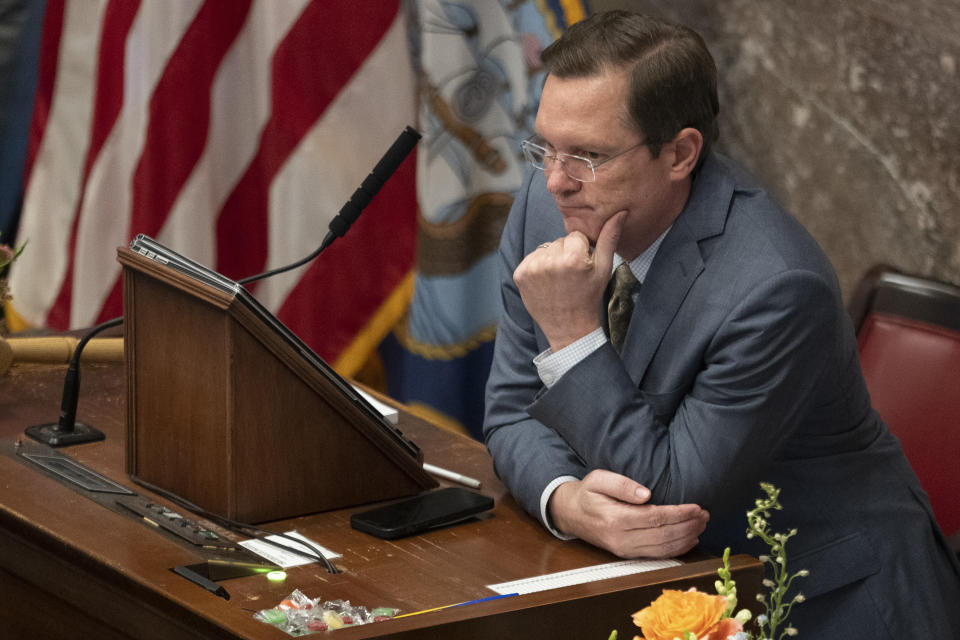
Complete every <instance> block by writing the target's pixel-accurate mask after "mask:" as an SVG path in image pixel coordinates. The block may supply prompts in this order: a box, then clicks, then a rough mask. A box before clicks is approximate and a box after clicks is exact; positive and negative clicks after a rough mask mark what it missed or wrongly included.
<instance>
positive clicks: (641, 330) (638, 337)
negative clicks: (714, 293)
mask: <svg viewBox="0 0 960 640" xmlns="http://www.w3.org/2000/svg"><path fill="white" fill-rule="evenodd" d="M735 182H736V181H735V179H734V177H733V175H732V174H731V172H730V170H729V168H728V166H727V165H726V162H725V161H724V160H722V159H721V158H720V157H719V156H717V155H716V154H710V156H708V157H707V159H706V161H705V163H704V165H703V167H701V169H700V173H699V175H698V176H697V178H696V180H695V181H694V187H693V191H692V192H691V194H690V198H689V199H688V201H687V205H686V207H684V210H683V212H682V213H681V214H680V216H679V217H678V218H677V219H676V220H675V221H674V223H673V228H671V229H670V231H669V232H668V233H667V237H666V238H664V239H663V244H662V245H660V249H659V250H658V251H657V256H656V257H655V258H654V260H653V264H652V265H651V266H650V271H648V272H647V277H646V278H645V279H644V282H643V286H642V287H641V288H640V295H639V297H638V299H637V304H636V307H635V308H634V311H633V315H632V316H631V318H630V327H629V329H628V330H627V337H626V341H625V342H624V346H623V354H622V355H623V361H624V363H625V365H626V367H627V371H628V373H629V374H630V377H631V378H632V379H633V381H634V382H635V383H636V384H637V385H639V384H640V382H641V380H643V376H644V374H645V373H646V371H647V367H649V365H650V360H651V358H653V355H654V354H655V353H656V351H657V347H658V346H659V345H660V342H661V340H662V339H663V335H664V333H666V331H667V328H668V327H669V326H670V323H671V322H672V321H673V318H674V316H675V315H676V313H677V309H679V308H680V305H681V304H682V303H683V300H684V298H686V296H687V292H688V291H689V290H690V287H691V286H693V283H694V281H696V279H697V277H698V276H699V275H700V273H701V272H703V270H704V262H703V256H702V254H701V252H700V244H699V243H700V241H701V240H704V239H706V238H710V237H713V236H716V235H719V234H721V233H723V227H724V225H725V224H726V218H727V211H728V207H729V203H730V201H731V199H732V198H733V193H734V190H735V189H736V184H735Z"/></svg>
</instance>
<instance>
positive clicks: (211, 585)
mask: <svg viewBox="0 0 960 640" xmlns="http://www.w3.org/2000/svg"><path fill="white" fill-rule="evenodd" d="M171 571H173V572H174V573H175V574H177V575H178V576H181V577H183V578H186V579H187V580H189V581H190V582H192V583H193V584H195V585H198V586H201V587H203V588H204V589H206V590H207V591H209V592H210V593H212V594H213V595H215V596H220V597H221V598H223V599H224V600H229V599H230V594H229V593H227V590H226V589H224V588H223V586H221V585H219V584H217V583H216V582H214V581H213V580H211V579H210V578H207V577H206V576H202V575H200V574H199V573H197V572H196V571H194V570H193V569H190V568H189V567H185V566H183V565H181V566H179V567H174V568H173V569H171Z"/></svg>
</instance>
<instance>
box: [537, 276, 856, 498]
mask: <svg viewBox="0 0 960 640" xmlns="http://www.w3.org/2000/svg"><path fill="white" fill-rule="evenodd" d="M838 323H839V314H838V313H837V308H836V301H835V297H834V295H833V293H832V291H831V289H830V287H829V286H828V285H827V284H826V283H825V282H824V281H823V280H822V279H821V278H820V276H818V275H816V274H814V273H811V272H808V271H784V272H781V273H778V274H776V275H774V276H772V277H770V278H769V279H768V280H767V281H765V282H762V283H760V284H759V285H758V286H755V287H753V288H752V289H751V290H750V292H749V293H748V294H747V295H746V297H745V298H744V299H743V300H742V301H740V302H739V303H738V304H736V305H735V306H734V307H733V308H732V310H731V311H730V313H729V314H728V315H727V316H726V317H725V318H724V320H723V322H722V323H721V324H720V326H719V329H718V330H717V332H716V333H715V335H714V336H713V337H712V339H711V340H710V342H709V344H708V345H707V348H706V350H705V352H704V353H703V361H702V365H701V368H700V370H699V372H698V373H697V375H696V376H695V378H694V379H693V382H692V385H691V386H690V388H689V389H687V390H686V391H685V392H684V395H683V399H682V400H681V401H680V403H679V405H678V408H677V411H676V412H675V413H674V415H673V416H672V418H670V419H669V423H665V422H662V421H660V420H658V419H657V417H656V416H655V414H654V411H653V408H652V406H651V404H650V403H648V402H647V400H646V399H645V396H644V392H643V391H642V389H638V387H637V385H636V384H635V383H634V382H633V380H631V378H630V376H629V375H628V374H627V371H626V370H625V368H624V366H623V363H622V362H621V361H620V359H619V356H618V355H617V354H616V353H615V352H614V351H613V349H612V347H610V346H609V345H607V346H605V347H602V348H601V349H598V350H597V351H596V352H594V353H593V354H591V355H590V356H588V357H587V359H585V360H584V361H583V362H581V363H580V364H578V365H577V366H575V367H574V368H573V369H571V370H570V371H569V372H567V374H566V375H564V376H563V377H562V378H561V379H560V380H559V381H558V382H557V383H556V384H555V385H554V386H553V387H551V388H550V389H549V390H548V391H546V392H545V393H543V394H542V395H541V396H540V397H539V398H537V399H536V400H535V401H534V402H533V404H532V405H531V406H530V407H529V413H530V415H531V416H533V417H534V418H536V419H537V420H538V421H540V422H541V423H543V424H546V425H549V426H550V427H551V428H552V429H553V430H555V431H556V432H557V433H558V434H560V435H561V436H562V438H563V439H564V440H565V441H566V442H568V443H569V445H570V446H571V448H572V449H573V450H575V451H576V452H577V453H578V454H579V455H580V457H581V458H582V459H583V460H584V461H585V464H586V465H587V466H588V467H591V468H593V467H597V468H604V469H610V470H612V471H615V472H618V473H621V474H624V475H626V476H629V477H631V478H633V479H635V480H637V481H638V482H640V483H642V484H643V485H645V486H647V487H648V488H649V489H650V490H651V492H652V494H653V497H652V499H651V501H652V502H655V503H659V504H668V503H670V504H678V503H686V502H693V503H696V504H700V505H701V506H704V507H706V508H708V509H709V508H711V505H714V504H716V503H717V502H718V501H722V497H723V495H724V493H725V492H729V491H730V490H731V489H739V488H743V487H744V486H746V485H747V484H752V483H753V482H754V481H755V478H756V477H757V474H758V473H760V472H761V470H762V469H763V468H764V466H766V465H767V464H768V463H769V462H771V461H772V459H773V457H774V456H775V455H776V452H777V451H778V450H779V448H780V445H781V444H782V443H783V442H784V441H785V440H786V439H787V438H788V437H790V435H791V434H792V432H793V431H794V430H795V429H796V427H797V425H798V424H799V422H800V421H801V420H802V417H803V415H804V413H805V407H806V405H807V403H808V402H809V397H810V394H811V392H812V390H813V388H814V387H815V385H816V384H817V383H818V380H819V378H820V375H821V373H822V371H823V368H824V358H823V357H821V356H820V354H832V353H835V349H833V341H834V340H836V339H837V338H836V336H837V335H838V331H839V329H838V326H837V325H838ZM662 357H670V354H663V356H662Z"/></svg>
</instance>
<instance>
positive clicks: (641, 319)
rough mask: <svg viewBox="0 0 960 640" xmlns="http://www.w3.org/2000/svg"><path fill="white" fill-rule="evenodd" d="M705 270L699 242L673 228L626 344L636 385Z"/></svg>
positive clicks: (642, 293) (645, 284)
mask: <svg viewBox="0 0 960 640" xmlns="http://www.w3.org/2000/svg"><path fill="white" fill-rule="evenodd" d="M702 271H703V260H702V259H701V257H700V250H699V248H698V247H697V242H696V240H694V239H693V238H691V237H690V236H689V235H688V234H687V233H686V229H685V227H682V226H679V227H674V228H673V229H671V230H670V233H668V234H667V237H666V238H664V240H663V244H662V245H661V246H660V249H659V251H658V252H657V257H656V258H655V259H654V262H653V265H651V267H650V271H649V272H648V273H647V277H646V279H645V280H644V282H643V286H642V287H640V295H639V296H638V298H637V304H636V307H635V308H634V310H633V315H632V316H631V317H630V327H629V328H628V330H627V338H626V340H625V342H624V345H623V354H622V355H623V361H624V363H625V365H626V367H627V372H628V373H629V374H630V377H631V379H632V380H633V381H634V382H635V383H636V384H637V385H639V384H640V381H641V380H642V379H643V374H644V372H646V370H647V366H648V365H649V364H650V359H651V358H652V357H653V354H654V353H655V352H656V350H657V346H658V345H659V344H660V340H661V339H662V338H663V334H664V333H665V332H666V330H667V327H669V326H670V323H671V321H672V320H673V317H674V315H676V313H677V309H678V308H679V307H680V303H682V302H683V299H684V298H685V297H686V295H687V291H689V290H690V287H691V286H692V285H693V282H694V281H695V280H696V279H697V276H699V275H700V273H701V272H702Z"/></svg>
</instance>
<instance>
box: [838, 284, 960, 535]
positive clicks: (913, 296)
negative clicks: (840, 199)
mask: <svg viewBox="0 0 960 640" xmlns="http://www.w3.org/2000/svg"><path fill="white" fill-rule="evenodd" d="M850 312H851V315H852V316H853V319H854V323H855V326H856V327H857V344H858V346H859V350H860V365H861V367H862V368H863V374H864V377H865V378H866V381H867V388H868V389H869V390H870V398H871V400H872V402H873V406H874V408H876V410H877V411H878V412H879V413H880V415H881V416H882V417H883V419H884V421H885V422H886V423H887V425H888V426H889V427H890V430H891V431H892V432H893V434H894V435H896V436H897V437H898V438H899V439H900V442H901V444H902V446H903V451H904V453H905V454H906V456H907V459H908V460H909V461H910V464H911V466H912V467H913V469H914V471H915V472H916V473H917V476H918V477H919V478H920V483H921V484H922V485H923V488H924V489H925V490H926V492H927V494H928V495H929V496H930V503H931V505H932V506H933V511H934V515H935V516H936V518H937V522H938V523H939V524H940V527H941V529H943V532H944V533H945V534H946V535H947V538H949V539H950V543H951V546H952V548H953V550H954V551H955V552H958V554H960V287H955V286H952V285H947V284H943V283H938V282H934V281H931V280H926V279H923V278H918V277H913V276H908V275H904V274H901V273H898V272H896V271H894V270H892V269H890V268H888V267H883V266H880V267H875V268H874V269H871V271H870V272H868V273H867V275H866V276H865V277H864V279H863V281H862V282H861V283H860V286H859V288H858V290H857V293H856V294H855V296H854V298H853V301H852V303H851V309H850Z"/></svg>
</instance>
